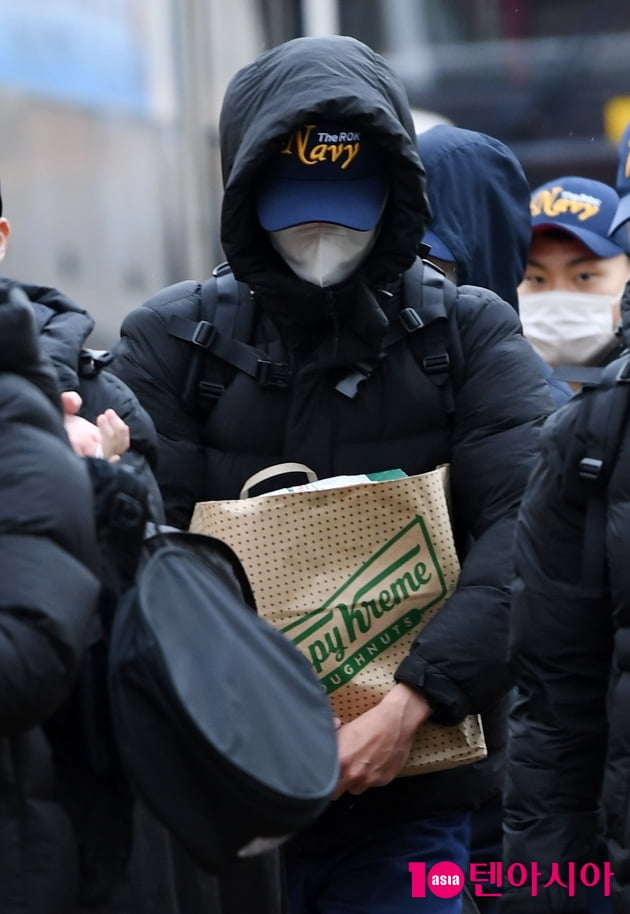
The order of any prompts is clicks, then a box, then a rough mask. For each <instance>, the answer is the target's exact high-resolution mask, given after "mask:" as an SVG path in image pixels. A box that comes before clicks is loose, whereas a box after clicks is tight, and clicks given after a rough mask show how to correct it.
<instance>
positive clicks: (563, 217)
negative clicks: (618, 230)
mask: <svg viewBox="0 0 630 914" xmlns="http://www.w3.org/2000/svg"><path fill="white" fill-rule="evenodd" d="M618 203H619V196H618V194H617V192H616V191H615V190H614V188H612V187H610V186H609V185H608V184H604V183H603V182H602V181H595V180H593V179H591V178H579V177H575V176H567V177H562V178H556V179H555V180H554V181H548V182H547V183H546V184H542V185H541V186H540V187H538V188H536V190H535V191H534V192H533V193H532V196H531V200H530V205H529V208H530V211H531V215H532V233H534V234H536V233H537V232H539V231H542V230H543V229H549V228H556V229H561V230H562V231H564V232H567V234H569V235H572V236H573V237H574V238H577V239H578V241H581V242H582V243H583V244H585V245H586V247H587V248H588V249H589V251H592V252H593V254H595V256H596V257H615V256H616V255H618V254H627V253H630V241H628V240H627V239H625V238H622V237H619V238H618V237H617V236H615V238H614V239H613V238H610V237H609V229H610V224H611V222H612V219H613V217H614V215H615V212H616V210H617V205H618Z"/></svg>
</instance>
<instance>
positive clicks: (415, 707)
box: [333, 682, 432, 799]
mask: <svg viewBox="0 0 630 914" xmlns="http://www.w3.org/2000/svg"><path fill="white" fill-rule="evenodd" d="M431 714H432V711H431V708H430V707H429V704H428V702H427V700H426V699H425V698H424V696H423V695H422V694H421V693H420V692H418V691H416V690H415V689H413V688H412V687H411V686H408V685H406V684H405V683H402V682H398V683H396V685H395V686H394V687H393V689H392V690H391V691H390V692H388V693H387V695H386V696H385V697H384V698H383V699H382V700H381V701H380V702H379V704H377V705H376V706H375V707H374V708H371V709H370V710H369V711H366V712H365V713H364V714H361V715H360V716H359V717H357V718H355V720H353V721H350V723H347V724H343V725H342V726H341V727H340V728H339V729H338V731H337V738H338V746H339V762H340V769H341V775H340V778H339V782H338V784H337V788H336V790H335V793H334V795H333V799H336V798H337V797H339V796H341V794H342V793H344V792H345V791H346V790H347V791H348V792H349V793H352V794H360V793H363V792H364V791H366V790H368V788H370V787H384V786H385V785H386V784H389V783H390V781H392V780H393V779H394V778H395V777H396V775H397V774H399V772H400V771H401V769H402V768H403V767H404V765H405V762H406V761H407V759H408V758H409V752H410V750H411V743H412V740H413V737H414V734H415V732H416V730H417V729H418V727H419V726H420V725H421V724H423V723H424V722H425V721H426V720H427V719H428V718H429V717H430V716H431Z"/></svg>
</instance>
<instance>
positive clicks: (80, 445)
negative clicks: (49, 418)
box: [61, 390, 130, 463]
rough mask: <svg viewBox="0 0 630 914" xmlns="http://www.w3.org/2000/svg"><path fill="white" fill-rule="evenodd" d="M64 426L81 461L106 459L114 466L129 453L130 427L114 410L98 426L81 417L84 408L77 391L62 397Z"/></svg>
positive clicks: (68, 391)
mask: <svg viewBox="0 0 630 914" xmlns="http://www.w3.org/2000/svg"><path fill="white" fill-rule="evenodd" d="M61 401H62V404H63V409H64V417H63V424H64V427H65V430H66V434H67V435H68V438H69V439H70V444H71V445H72V450H73V451H74V452H75V454H78V455H79V456H80V457H103V458H105V460H109V461H110V463H114V462H116V461H117V460H120V456H121V455H122V454H124V453H125V452H126V451H128V450H129V444H130V440H129V426H128V425H127V424H126V423H125V422H123V420H122V419H121V418H120V416H119V415H118V413H116V412H115V410H113V409H106V410H105V412H104V413H102V414H101V415H100V416H98V417H97V419H96V424H94V423H93V422H89V421H88V420H87V419H84V418H83V417H82V416H79V415H78V412H79V410H80V409H81V406H82V404H83V401H82V400H81V397H80V396H79V394H78V393H77V392H76V391H74V390H66V391H64V392H63V393H62V394H61Z"/></svg>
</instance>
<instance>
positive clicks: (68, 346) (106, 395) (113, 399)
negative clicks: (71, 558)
mask: <svg viewBox="0 0 630 914" xmlns="http://www.w3.org/2000/svg"><path fill="white" fill-rule="evenodd" d="M12 286H17V287H18V288H19V289H21V290H22V291H23V292H24V293H25V294H26V296H27V297H28V298H29V300H30V302H31V304H32V306H33V310H34V313H35V321H36V324H37V330H38V332H39V346H40V350H41V352H42V355H43V356H44V358H47V359H50V361H51V362H52V365H53V367H54V369H55V372H56V374H57V377H58V380H59V390H60V391H67V390H74V391H77V392H78V393H79V394H80V395H81V398H82V400H83V404H82V406H81V409H80V412H79V415H81V416H82V417H83V418H84V419H87V420H88V421H89V422H94V421H95V420H96V417H97V416H99V415H100V414H101V413H102V412H104V411H105V410H106V409H108V408H112V409H114V410H115V411H116V412H117V413H118V415H119V416H120V418H121V419H122V420H123V421H124V422H126V423H127V425H128V426H129V431H130V436H131V446H130V448H129V450H128V451H127V453H126V454H124V455H123V457H122V459H121V463H122V464H123V465H125V466H127V467H128V468H129V469H130V470H132V471H133V472H134V473H136V474H138V475H139V476H140V478H141V479H142V480H143V482H144V484H145V485H146V486H147V489H148V490H149V493H150V499H151V509H152V514H153V519H154V520H155V521H156V522H160V521H162V520H163V507H162V503H161V497H160V494H159V490H158V488H157V485H156V482H155V477H154V475H153V471H154V470H155V468H156V464H157V437H156V433H155V428H154V427H153V423H152V421H151V419H150V417H149V416H148V415H147V413H146V412H145V410H144V409H143V408H142V406H141V405H140V403H139V402H138V399H137V397H136V396H135V394H134V393H133V392H132V391H131V390H130V389H129V388H128V387H127V385H126V384H124V383H123V382H122V381H121V380H120V378H117V377H116V375H114V374H112V373H111V372H110V371H107V370H106V369H104V368H103V367H102V366H101V364H100V362H99V359H98V357H96V358H95V357H93V355H92V354H91V351H90V350H85V349H84V345H85V341H86V340H87V338H88V336H89V334H90V333H91V332H92V329H93V327H94V321H93V319H92V318H91V317H90V315H89V314H88V313H87V311H85V310H84V309H83V308H80V307H79V306H78V305H77V304H75V302H73V301H72V300H71V299H70V298H68V297H67V296H66V295H64V294H63V293H62V292H59V291H58V290H57V289H50V288H47V287H44V286H36V285H31V284H27V283H18V282H15V281H14V280H12V279H6V278H0V295H2V294H3V293H5V292H6V290H7V289H9V288H11V287H12ZM94 355H96V354H94ZM99 355H100V354H99ZM103 356H104V357H105V358H107V354H106V353H103Z"/></svg>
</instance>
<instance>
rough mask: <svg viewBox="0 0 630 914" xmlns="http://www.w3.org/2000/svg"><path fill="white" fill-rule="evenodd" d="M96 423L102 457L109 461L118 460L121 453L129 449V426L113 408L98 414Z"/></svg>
mask: <svg viewBox="0 0 630 914" xmlns="http://www.w3.org/2000/svg"><path fill="white" fill-rule="evenodd" d="M96 424H97V426H98V429H99V432H100V435H101V448H102V451H103V457H104V458H105V460H109V461H110V462H114V461H116V460H120V457H121V456H122V454H124V453H126V452H127V451H128V450H129V444H130V440H129V426H128V425H127V424H126V423H125V422H123V420H122V419H121V418H120V416H119V415H118V413H117V412H115V410H113V409H106V410H105V412H104V413H102V414H101V415H100V416H98V418H97V420H96Z"/></svg>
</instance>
